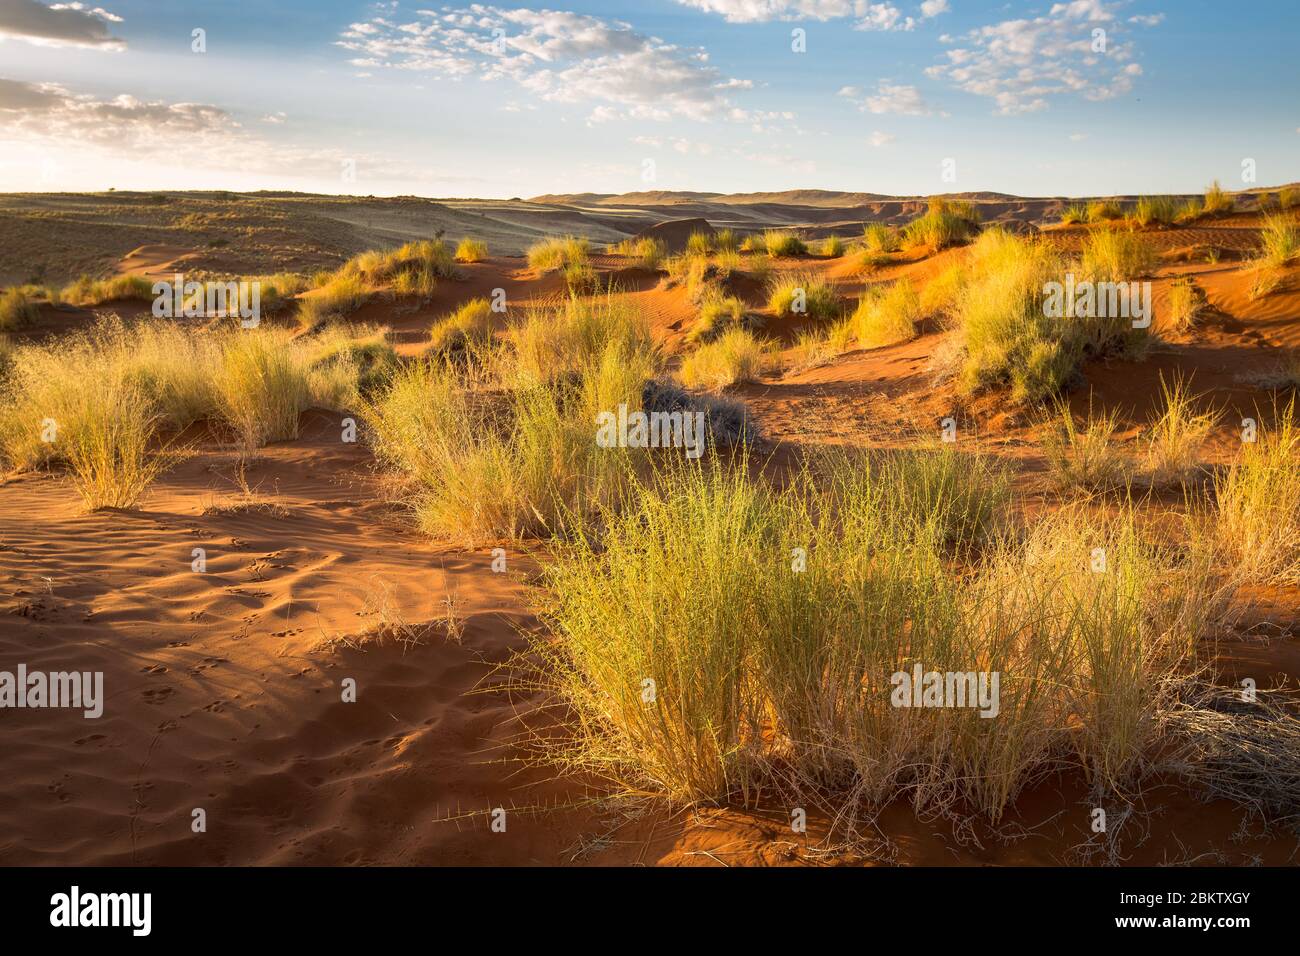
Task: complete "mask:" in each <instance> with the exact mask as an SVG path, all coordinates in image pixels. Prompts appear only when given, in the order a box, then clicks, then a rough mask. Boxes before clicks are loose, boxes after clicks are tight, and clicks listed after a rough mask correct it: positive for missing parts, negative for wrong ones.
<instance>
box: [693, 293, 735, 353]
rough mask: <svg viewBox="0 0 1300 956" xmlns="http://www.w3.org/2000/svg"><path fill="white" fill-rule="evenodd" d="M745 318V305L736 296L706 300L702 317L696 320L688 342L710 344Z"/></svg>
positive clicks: (701, 309) (702, 308)
mask: <svg viewBox="0 0 1300 956" xmlns="http://www.w3.org/2000/svg"><path fill="white" fill-rule="evenodd" d="M744 318H745V303H743V302H741V301H740V300H739V299H737V298H735V297H734V296H717V297H713V298H709V299H706V300H705V301H704V304H703V305H702V306H701V307H700V317H699V318H698V319H696V320H695V324H694V325H692V326H691V329H690V331H689V332H687V333H686V341H687V342H691V343H694V342H709V341H712V340H713V339H715V338H717V337H718V336H719V335H720V334H721V333H723V332H725V331H726V330H727V329H730V328H735V327H737V326H739V325H740V324H741V323H742V322H743V321H744Z"/></svg>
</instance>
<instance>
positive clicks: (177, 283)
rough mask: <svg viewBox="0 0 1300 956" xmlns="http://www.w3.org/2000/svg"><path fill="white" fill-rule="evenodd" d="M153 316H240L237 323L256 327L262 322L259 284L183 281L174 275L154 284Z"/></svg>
mask: <svg viewBox="0 0 1300 956" xmlns="http://www.w3.org/2000/svg"><path fill="white" fill-rule="evenodd" d="M153 294H154V300H153V316H154V318H155V319H179V318H186V319H205V318H227V317H231V318H233V317H235V316H238V317H239V320H240V321H239V324H240V326H242V327H243V328H246V329H255V328H257V326H258V325H259V324H260V323H261V321H262V283H261V281H260V280H257V279H254V280H253V281H251V282H244V281H238V282H236V281H230V282H195V281H190V282H186V281H185V276H183V275H180V274H177V275H176V277H175V278H174V279H172V280H170V281H168V280H166V279H164V280H161V281H158V282H155V283H154V284H153Z"/></svg>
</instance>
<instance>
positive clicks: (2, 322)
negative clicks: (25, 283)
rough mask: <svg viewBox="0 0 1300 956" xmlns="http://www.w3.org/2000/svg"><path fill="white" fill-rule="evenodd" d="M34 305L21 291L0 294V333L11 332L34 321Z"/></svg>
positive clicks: (6, 291)
mask: <svg viewBox="0 0 1300 956" xmlns="http://www.w3.org/2000/svg"><path fill="white" fill-rule="evenodd" d="M39 314H40V313H39V311H38V310H37V308H36V303H35V302H33V301H32V300H31V298H30V297H29V296H28V295H27V293H25V292H24V291H22V290H21V289H6V290H4V291H3V292H0V332H13V331H16V330H18V329H21V328H24V327H25V326H28V325H31V324H32V323H33V322H35V321H36V319H37V317H38V315H39Z"/></svg>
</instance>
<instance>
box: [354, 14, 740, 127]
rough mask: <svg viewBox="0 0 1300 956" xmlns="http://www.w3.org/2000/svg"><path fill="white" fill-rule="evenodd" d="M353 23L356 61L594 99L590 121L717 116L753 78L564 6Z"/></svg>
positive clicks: (562, 98) (560, 98)
mask: <svg viewBox="0 0 1300 956" xmlns="http://www.w3.org/2000/svg"><path fill="white" fill-rule="evenodd" d="M417 17H418V18H417V19H415V20H412V21H410V22H402V23H399V22H396V21H394V20H390V19H386V18H384V17H376V18H374V19H372V20H370V21H367V22H365V23H354V24H352V25H351V26H350V27H349V28H348V29H347V30H346V31H345V32H344V33H343V34H342V35H341V37H340V39H339V40H338V41H337V42H338V45H339V46H341V47H343V48H344V49H347V50H349V51H351V52H352V53H354V54H355V57H354V58H353V59H352V61H351V62H352V64H353V65H354V66H358V67H363V68H366V69H376V68H380V67H383V68H388V69H396V70H415V71H421V72H429V73H433V74H436V75H437V76H438V77H439V78H448V79H452V80H458V79H464V78H467V77H479V78H481V79H483V80H488V81H495V80H507V81H510V82H513V83H516V84H518V85H519V86H520V87H521V88H523V89H524V90H526V91H528V92H530V93H532V94H533V95H534V96H536V97H538V98H540V99H542V100H548V101H552V102H560V103H593V104H596V105H595V107H594V109H593V111H592V113H591V114H590V116H589V118H588V122H589V123H602V122H609V121H611V120H616V119H659V120H662V119H669V118H671V117H674V116H684V117H688V118H691V119H701V120H703V119H712V118H715V117H718V116H726V115H727V114H728V112H729V111H730V110H731V109H732V108H733V103H732V102H731V100H730V98H729V96H728V92H729V91H731V90H737V89H748V88H750V87H751V86H752V83H750V82H749V81H747V80H740V79H733V78H729V77H725V76H723V74H722V73H721V72H719V71H718V70H717V69H716V68H715V67H713V66H711V65H710V64H709V62H708V54H707V53H706V52H705V51H703V50H690V49H683V48H681V47H677V46H674V45H672V44H669V43H665V42H664V41H663V40H660V39H658V38H657V37H652V36H647V35H644V34H641V33H638V32H637V31H635V30H633V29H632V27H631V26H629V25H628V24H626V23H622V22H619V21H615V20H604V19H601V18H599V17H592V16H587V15H585V14H580V13H568V12H564V11H557V10H525V9H514V10H507V9H502V8H499V7H489V6H481V5H477V4H476V5H474V6H471V7H468V8H464V9H451V8H444V9H442V10H440V11H437V12H434V11H429V10H422V11H419V12H418V14H417Z"/></svg>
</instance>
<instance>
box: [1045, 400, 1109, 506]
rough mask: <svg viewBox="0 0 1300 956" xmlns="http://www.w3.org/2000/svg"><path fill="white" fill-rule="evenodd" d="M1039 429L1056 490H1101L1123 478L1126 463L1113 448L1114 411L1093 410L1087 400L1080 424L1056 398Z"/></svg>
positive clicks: (1064, 404)
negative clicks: (1050, 411)
mask: <svg viewBox="0 0 1300 956" xmlns="http://www.w3.org/2000/svg"><path fill="white" fill-rule="evenodd" d="M1041 429H1042V446H1043V454H1044V456H1045V457H1046V458H1047V466H1048V468H1049V470H1050V471H1051V475H1052V479H1053V481H1054V483H1055V484H1056V486H1057V487H1058V488H1059V489H1061V490H1064V491H1074V490H1079V491H1085V492H1092V491H1104V490H1106V489H1109V488H1112V487H1114V486H1116V485H1118V484H1121V483H1122V482H1123V481H1124V479H1125V477H1126V472H1127V463H1126V460H1125V459H1124V457H1123V456H1122V455H1121V454H1120V453H1119V451H1118V449H1116V447H1115V433H1116V432H1117V431H1118V430H1119V416H1118V413H1117V412H1116V411H1114V410H1111V411H1109V412H1108V411H1094V409H1093V407H1092V401H1091V399H1090V400H1089V402H1088V415H1087V418H1085V419H1084V421H1083V423H1082V426H1080V424H1079V423H1077V422H1076V421H1075V417H1074V413H1073V412H1072V411H1071V410H1070V406H1069V404H1068V403H1066V402H1064V401H1057V402H1056V404H1055V410H1054V411H1053V412H1052V413H1051V414H1049V415H1048V416H1046V417H1045V418H1044V420H1043V422H1042V426H1041Z"/></svg>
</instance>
